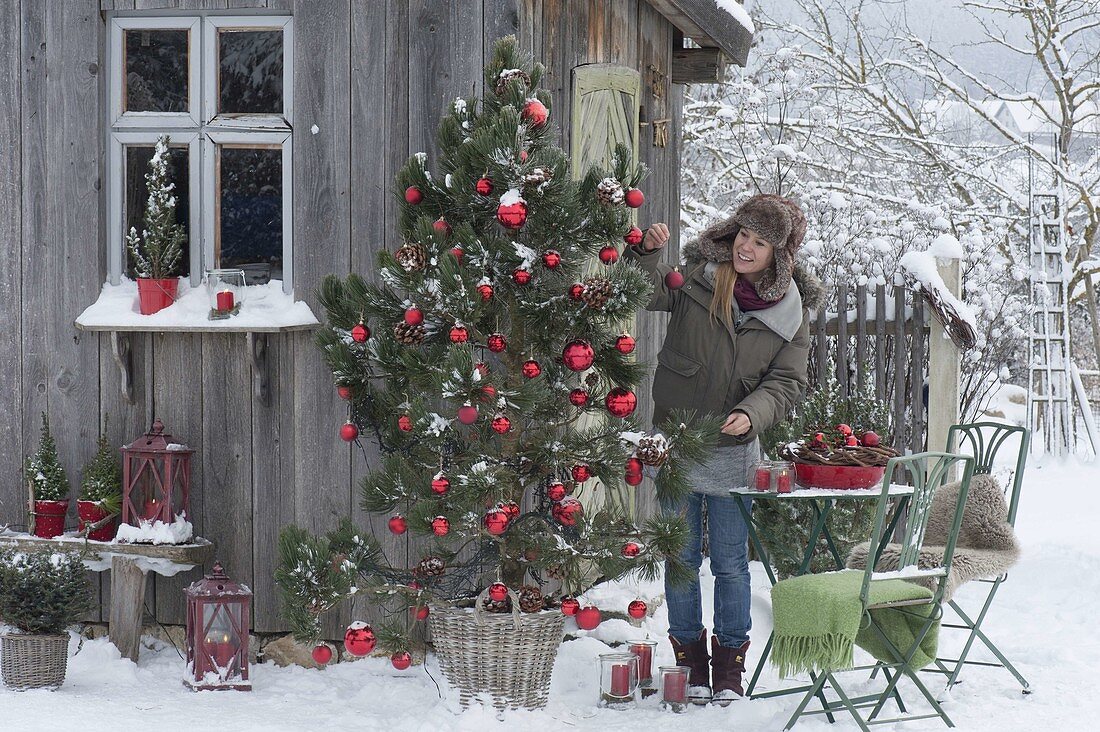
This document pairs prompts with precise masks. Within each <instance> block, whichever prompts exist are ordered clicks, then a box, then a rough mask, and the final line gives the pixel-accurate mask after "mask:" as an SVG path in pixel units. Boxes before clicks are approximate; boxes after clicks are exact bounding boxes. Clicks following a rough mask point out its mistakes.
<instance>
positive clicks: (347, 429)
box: [340, 422, 359, 442]
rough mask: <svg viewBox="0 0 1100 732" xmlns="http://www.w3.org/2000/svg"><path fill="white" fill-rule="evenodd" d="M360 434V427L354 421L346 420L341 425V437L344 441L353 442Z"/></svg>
mask: <svg viewBox="0 0 1100 732" xmlns="http://www.w3.org/2000/svg"><path fill="white" fill-rule="evenodd" d="M358 436H359V428H358V427H356V426H355V423H354V422H345V423H344V424H343V425H342V426H341V427H340V439H341V440H343V441H344V442H352V441H354V440H355V438H356V437H358Z"/></svg>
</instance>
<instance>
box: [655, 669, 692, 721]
mask: <svg viewBox="0 0 1100 732" xmlns="http://www.w3.org/2000/svg"><path fill="white" fill-rule="evenodd" d="M657 671H658V673H659V674H660V676H659V678H660V683H661V706H662V707H664V708H665V709H671V710H672V711H674V712H682V711H684V710H685V709H687V706H688V695H687V689H688V673H689V672H690V671H691V669H690V668H688V667H687V666H661V667H660V668H659V669H657Z"/></svg>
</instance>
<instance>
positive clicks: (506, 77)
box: [496, 69, 531, 97]
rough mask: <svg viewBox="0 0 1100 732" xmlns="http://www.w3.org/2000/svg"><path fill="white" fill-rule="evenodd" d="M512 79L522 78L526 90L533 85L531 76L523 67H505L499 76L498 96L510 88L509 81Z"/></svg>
mask: <svg viewBox="0 0 1100 732" xmlns="http://www.w3.org/2000/svg"><path fill="white" fill-rule="evenodd" d="M512 79H522V80H523V88H524V90H525V91H526V90H527V89H528V88H529V87H530V86H531V77H530V76H528V74H527V72H526V71H524V70H523V69H505V70H504V71H501V72H500V75H499V76H498V77H497V88H496V92H497V96H498V97H499V96H502V95H503V94H504V91H505V90H506V89H507V88H508V82H509V81H511V80H512Z"/></svg>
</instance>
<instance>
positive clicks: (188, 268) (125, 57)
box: [107, 16, 293, 293]
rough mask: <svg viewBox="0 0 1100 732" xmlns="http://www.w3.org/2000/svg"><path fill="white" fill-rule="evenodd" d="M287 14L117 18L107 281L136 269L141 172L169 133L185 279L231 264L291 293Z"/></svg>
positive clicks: (112, 51) (253, 279)
mask: <svg viewBox="0 0 1100 732" xmlns="http://www.w3.org/2000/svg"><path fill="white" fill-rule="evenodd" d="M291 33H292V20H291V19H290V18H288V17H274V16H242V17H229V16H204V17H140V18H129V17H116V18H113V19H112V20H111V21H110V31H109V46H108V60H109V66H108V68H109V69H110V74H111V75H110V89H109V97H110V106H109V114H110V120H109V123H110V128H109V129H110V141H109V168H108V175H107V177H108V194H107V197H108V211H109V219H108V222H109V224H108V232H107V233H108V257H107V261H108V278H109V279H110V281H111V282H112V283H115V284H117V283H118V281H119V279H120V277H121V276H122V275H130V274H131V267H130V264H129V257H128V256H127V254H126V248H125V237H126V232H127V231H129V229H130V227H131V226H136V227H137V228H138V230H139V231H140V229H141V223H142V217H143V213H144V207H145V198H146V186H145V174H146V172H148V163H149V158H150V156H151V155H152V151H153V145H154V143H155V142H156V140H157V138H159V137H160V136H162V135H168V137H169V144H170V145H171V148H172V154H171V162H172V165H171V170H172V173H171V174H172V179H173V182H174V183H175V194H176V200H177V207H176V215H177V219H178V221H179V222H180V223H181V224H183V225H184V227H185V229H186V231H187V243H186V245H185V248H184V261H183V263H182V264H181V269H182V271H181V273H180V274H182V275H184V276H186V277H189V278H190V280H191V284H192V285H197V284H198V283H199V282H200V281H201V279H202V273H203V271H204V270H206V269H213V268H217V267H235V268H240V269H244V270H245V271H246V272H247V273H248V281H249V283H252V284H255V283H261V282H265V281H267V280H268V279H272V280H281V281H282V283H283V289H284V291H286V292H288V293H289V292H290V291H291V289H292V272H291V263H292V257H291V195H292V191H291V153H292V147H291V145H292V138H293V135H292V122H293V116H292V99H291V90H292V84H291V80H292V78H293V76H292V60H293V59H292V53H291V51H292V47H293V43H292V35H291Z"/></svg>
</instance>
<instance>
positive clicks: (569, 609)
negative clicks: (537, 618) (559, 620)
mask: <svg viewBox="0 0 1100 732" xmlns="http://www.w3.org/2000/svg"><path fill="white" fill-rule="evenodd" d="M580 609H581V604H580V603H579V602H577V598H575V597H563V598H562V600H561V614H562V615H568V616H569V617H572V616H574V615H576V614H577V611H578V610H580Z"/></svg>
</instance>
